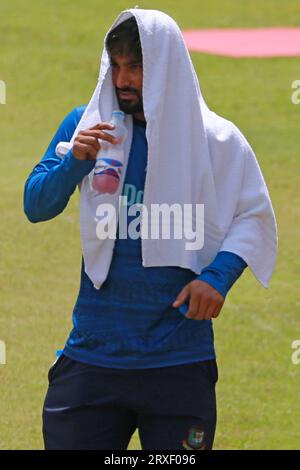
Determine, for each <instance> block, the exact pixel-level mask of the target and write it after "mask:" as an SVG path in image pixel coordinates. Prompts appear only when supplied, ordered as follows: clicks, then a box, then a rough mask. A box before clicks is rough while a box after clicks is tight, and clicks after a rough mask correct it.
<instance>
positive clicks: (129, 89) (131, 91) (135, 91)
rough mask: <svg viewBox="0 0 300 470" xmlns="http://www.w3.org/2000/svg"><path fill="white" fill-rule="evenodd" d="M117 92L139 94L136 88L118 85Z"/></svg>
mask: <svg viewBox="0 0 300 470" xmlns="http://www.w3.org/2000/svg"><path fill="white" fill-rule="evenodd" d="M116 92H117V93H122V92H124V93H126V92H129V93H134V94H135V95H138V92H137V90H135V89H134V88H117V87H116Z"/></svg>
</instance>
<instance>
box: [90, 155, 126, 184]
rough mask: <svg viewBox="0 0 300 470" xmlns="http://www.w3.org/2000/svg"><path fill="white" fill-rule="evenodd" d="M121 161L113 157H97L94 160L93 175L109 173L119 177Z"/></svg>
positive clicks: (121, 166)
mask: <svg viewBox="0 0 300 470" xmlns="http://www.w3.org/2000/svg"><path fill="white" fill-rule="evenodd" d="M122 168H123V163H122V162H120V161H119V160H115V159H114V158H106V157H105V158H99V160H96V164H95V168H94V175H109V176H114V177H115V178H117V179H120V177H121V173H122Z"/></svg>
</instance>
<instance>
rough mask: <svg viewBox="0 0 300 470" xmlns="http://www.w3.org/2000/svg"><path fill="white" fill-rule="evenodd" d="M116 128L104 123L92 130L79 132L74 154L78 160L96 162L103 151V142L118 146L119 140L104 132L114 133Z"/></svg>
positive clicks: (74, 145) (73, 150)
mask: <svg viewBox="0 0 300 470" xmlns="http://www.w3.org/2000/svg"><path fill="white" fill-rule="evenodd" d="M114 128H115V126H114V125H113V124H111V123H108V122H102V123H100V124H97V125H96V126H94V127H91V128H90V129H86V130H84V131H80V132H78V134H77V136H76V138H75V140H74V143H73V149H72V153H73V155H74V157H75V158H77V160H96V157H97V154H98V152H99V150H100V149H101V146H102V144H101V142H100V141H99V139H100V140H101V141H103V142H109V143H110V144H113V145H115V144H117V143H118V139H117V138H116V137H114V136H113V135H111V134H108V133H107V132H104V130H109V131H112V130H114Z"/></svg>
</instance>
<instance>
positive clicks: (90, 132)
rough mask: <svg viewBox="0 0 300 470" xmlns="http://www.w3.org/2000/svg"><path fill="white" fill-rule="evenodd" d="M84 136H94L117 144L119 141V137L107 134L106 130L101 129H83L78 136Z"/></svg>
mask: <svg viewBox="0 0 300 470" xmlns="http://www.w3.org/2000/svg"><path fill="white" fill-rule="evenodd" d="M82 136H87V137H94V138H96V139H100V140H106V141H107V142H110V143H111V144H115V143H116V142H117V141H118V139H117V138H116V137H114V136H113V135H111V134H107V133H106V132H103V131H101V130H99V129H94V130H87V131H81V132H80V133H79V134H78V137H82Z"/></svg>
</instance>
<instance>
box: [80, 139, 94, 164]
mask: <svg viewBox="0 0 300 470" xmlns="http://www.w3.org/2000/svg"><path fill="white" fill-rule="evenodd" d="M77 149H78V151H79V152H80V153H82V154H83V155H85V157H86V159H87V160H96V155H97V153H98V152H97V151H96V150H95V149H94V147H91V146H90V145H85V144H81V143H80V142H78V143H77Z"/></svg>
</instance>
